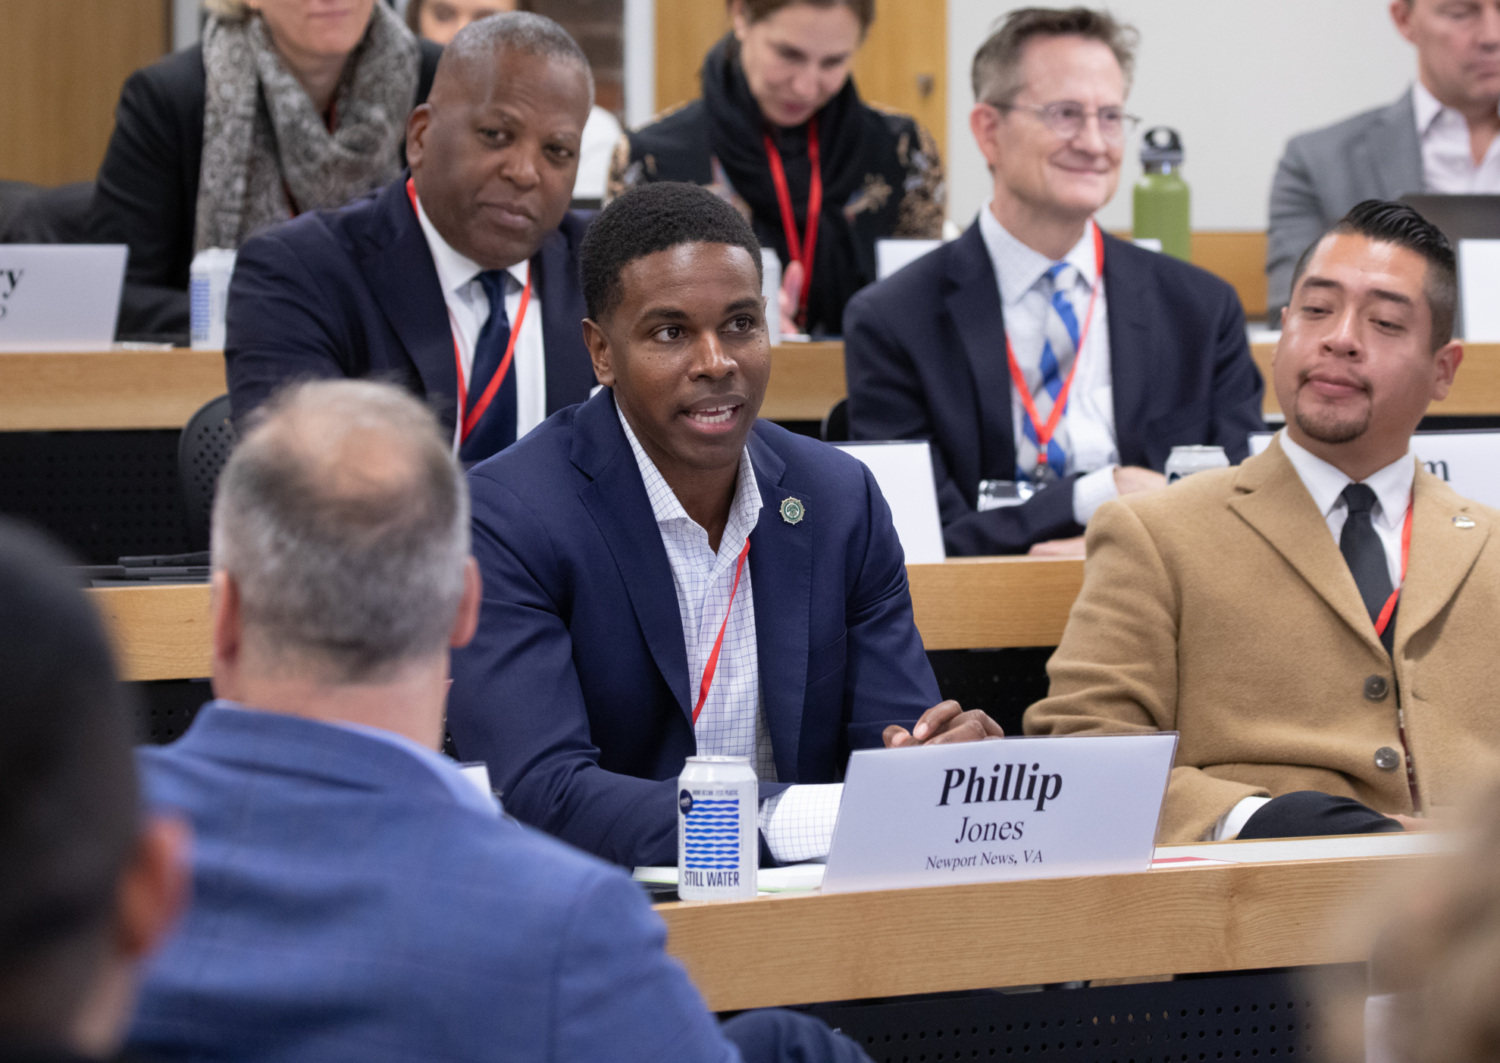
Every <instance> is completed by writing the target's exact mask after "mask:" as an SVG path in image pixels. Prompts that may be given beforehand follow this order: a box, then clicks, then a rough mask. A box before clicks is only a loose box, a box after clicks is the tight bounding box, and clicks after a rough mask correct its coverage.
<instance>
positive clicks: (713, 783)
mask: <svg viewBox="0 0 1500 1063" xmlns="http://www.w3.org/2000/svg"><path fill="white" fill-rule="evenodd" d="M759 805H760V787H759V786H758V785H757V783H756V779H755V769H754V768H752V767H751V766H750V758H749V757H688V758H687V763H686V764H685V765H683V768H682V774H681V775H680V776H678V778H677V896H679V897H681V898H682V899H683V900H685V901H734V900H743V899H745V898H747V897H754V896H755V873H756V871H757V870H758V869H759V866H760V834H759V829H758V827H757V825H756V810H757V809H758V807H759Z"/></svg>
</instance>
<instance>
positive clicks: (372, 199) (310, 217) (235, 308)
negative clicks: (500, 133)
mask: <svg viewBox="0 0 1500 1063" xmlns="http://www.w3.org/2000/svg"><path fill="white" fill-rule="evenodd" d="M588 221H589V218H588V217H587V216H585V215H581V214H577V213H572V212H570V213H569V214H567V215H566V216H565V217H564V218H563V221H562V224H561V225H559V226H558V227H557V228H556V229H555V230H553V231H552V232H551V233H549V234H548V235H547V237H546V239H545V240H544V241H543V242H542V247H541V250H539V251H538V252H537V253H536V254H535V255H534V256H533V257H532V259H531V269H532V270H533V273H532V290H533V291H534V292H535V294H536V298H537V299H539V300H540V301H541V309H542V343H543V346H544V347H545V350H546V367H547V369H546V373H547V412H548V413H549V414H550V413H554V412H556V411H557V410H560V409H562V408H563V407H565V406H571V405H573V404H574V403H578V402H582V401H584V400H585V399H587V398H588V397H589V392H590V390H591V389H592V388H593V386H594V369H593V365H592V363H591V362H590V361H589V355H588V349H587V348H586V347H585V346H584V345H583V324H582V322H583V319H584V318H585V317H586V316H588V315H587V312H586V311H585V309H584V304H583V287H582V282H581V281H580V279H579V274H578V247H579V244H580V243H581V242H582V241H583V233H584V230H585V229H586V228H587V226H588ZM224 346H225V350H224V356H225V361H226V364H227V369H228V375H229V399H230V405H231V407H232V409H233V413H234V416H235V418H236V420H238V419H241V418H243V417H244V416H245V414H247V413H249V412H250V411H251V410H253V409H254V408H255V407H256V406H258V405H260V404H261V403H262V402H264V401H265V399H266V397H267V396H268V395H270V393H271V392H272V391H274V390H275V389H276V388H277V387H279V386H280V385H282V384H285V383H287V382H289V381H292V380H301V379H311V378H318V377H365V376H375V377H380V378H381V379H385V380H391V381H393V382H395V383H399V384H401V385H403V386H405V387H406V388H408V389H409V390H411V391H412V392H413V393H415V394H417V395H420V396H423V397H425V398H426V399H427V400H428V402H430V403H431V404H432V405H433V407H434V409H435V410H436V411H437V413H438V415H439V416H440V417H441V418H442V419H443V423H444V425H445V426H446V427H447V429H448V431H450V432H451V431H452V429H453V424H454V419H455V417H456V414H457V405H458V370H457V368H456V367H455V366H454V361H453V332H452V330H451V328H450V326H449V323H448V308H447V304H446V303H445V302H444V301H443V292H442V288H441V286H440V285H439V283H438V277H437V267H435V266H434V265H433V263H432V253H431V251H429V250H428V247H427V240H426V238H425V237H424V236H423V235H422V227H421V224H420V223H419V222H418V221H417V215H416V212H415V211H413V210H412V207H411V201H410V200H409V199H408V198H407V194H406V177H405V176H404V175H403V176H402V177H400V178H399V179H397V180H396V181H393V182H392V183H391V184H389V185H387V186H386V187H385V188H383V189H380V190H379V191H377V192H372V193H371V194H369V195H368V196H364V197H362V198H360V199H357V200H355V201H354V202H353V203H351V204H349V205H348V206H347V207H341V208H340V209H338V210H329V211H310V212H308V213H307V214H303V215H302V216H300V217H297V218H293V219H292V220H291V221H289V222H285V223H284V224H282V225H278V226H275V227H273V228H271V229H268V230H266V231H265V232H263V233H259V234H257V235H255V236H253V237H251V238H250V239H249V240H247V241H246V242H245V245H244V246H243V247H242V248H240V253H239V258H238V259H237V260H236V262H235V267H234V279H233V280H232V281H231V282H230V285H229V310H228V321H227V339H226V342H225V345H224Z"/></svg>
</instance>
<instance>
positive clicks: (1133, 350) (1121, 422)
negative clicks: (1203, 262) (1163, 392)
mask: <svg viewBox="0 0 1500 1063" xmlns="http://www.w3.org/2000/svg"><path fill="white" fill-rule="evenodd" d="M1149 254H1155V252H1152V251H1139V250H1138V249H1136V248H1134V247H1131V246H1130V245H1129V244H1127V243H1125V242H1124V241H1123V240H1116V239H1115V238H1114V237H1112V236H1105V238H1104V297H1105V300H1106V302H1107V305H1108V313H1109V365H1110V383H1111V386H1112V387H1113V389H1114V408H1115V446H1116V449H1118V450H1119V452H1120V460H1121V462H1122V463H1123V464H1126V465H1150V464H1152V462H1151V461H1150V458H1149V456H1148V455H1147V453H1146V445H1147V441H1146V440H1145V439H1143V438H1142V437H1141V433H1142V432H1143V431H1144V429H1145V428H1146V426H1147V425H1148V424H1149V423H1150V421H1151V417H1150V414H1149V412H1148V407H1149V404H1150V401H1151V394H1152V389H1153V387H1154V386H1155V385H1156V382H1157V375H1156V373H1155V372H1153V368H1154V367H1153V364H1152V357H1151V355H1152V352H1153V351H1154V350H1155V349H1156V347H1155V345H1154V344H1152V343H1151V342H1150V337H1151V326H1152V319H1153V317H1154V311H1155V309H1156V305H1157V302H1156V299H1155V297H1154V293H1155V288H1154V286H1153V285H1150V284H1148V283H1147V274H1148V273H1149V272H1150V270H1149V268H1148V267H1149V265H1150V263H1149V262H1144V261H1141V260H1140V259H1139V256H1140V255H1149Z"/></svg>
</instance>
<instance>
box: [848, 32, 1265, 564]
mask: <svg viewBox="0 0 1500 1063" xmlns="http://www.w3.org/2000/svg"><path fill="white" fill-rule="evenodd" d="M1133 44H1134V31H1132V30H1130V29H1129V28H1128V27H1124V26H1121V25H1119V24H1118V23H1116V22H1115V21H1114V19H1112V18H1111V17H1110V16H1109V15H1107V14H1100V13H1095V12H1092V11H1087V10H1083V9H1077V8H1075V9H1072V10H1070V11H1053V10H1048V9H1041V8H1028V9H1022V10H1018V11H1014V12H1012V13H1011V14H1010V15H1009V16H1008V17H1007V19H1006V21H1005V23H1004V25H1003V26H1002V27H1001V28H1000V29H999V30H997V31H996V32H995V33H994V34H993V35H992V36H991V37H990V39H989V40H987V41H986V42H985V43H984V44H983V45H982V46H981V47H980V49H979V52H978V54H977V55H976V56H975V58H974V94H975V98H976V100H978V102H977V103H976V104H975V106H974V110H973V112H972V114H971V115H970V119H969V122H970V128H971V129H972V130H973V132H974V137H975V139H976V140H977V141H978V142H979V147H980V150H981V151H982V152H984V155H985V159H986V161H987V162H988V163H989V168H990V172H991V174H992V175H993V178H994V198H993V199H992V201H991V202H990V203H989V204H988V205H987V206H986V207H985V209H984V210H983V211H982V212H981V215H980V218H979V220H978V221H977V222H975V224H974V225H972V226H970V228H969V230H968V232H966V233H965V234H964V235H963V236H962V237H960V238H959V239H958V240H956V241H954V242H953V243H951V244H948V245H946V246H944V247H942V248H941V249H939V250H937V251H935V252H933V253H932V254H930V255H927V256H925V257H924V258H922V259H920V260H919V261H917V262H915V263H913V264H912V265H911V266H909V267H908V268H906V269H905V270H903V271H901V272H900V273H898V274H896V275H895V276H893V277H890V278H889V279H887V280H885V281H883V282H881V283H879V284H876V285H873V286H872V287H870V288H867V289H865V290H864V291H863V292H861V293H860V294H859V295H857V296H856V297H855V298H854V299H853V300H852V301H851V302H850V304H849V307H848V310H847V311H846V312H845V315H844V344H845V362H846V366H847V373H848V378H849V426H850V432H851V434H852V436H853V437H854V438H855V439H926V440H929V441H930V442H931V445H932V457H933V467H934V473H935V475H936V477H937V489H938V502H939V506H940V508H941V512H942V519H943V529H944V538H945V540H946V543H947V548H948V552H949V553H950V554H1003V553H1020V552H1024V551H1026V550H1028V549H1030V550H1031V551H1032V552H1033V553H1047V554H1053V555H1065V554H1070V553H1076V554H1078V555H1080V556H1081V554H1082V551H1083V542H1082V539H1081V536H1082V534H1083V527H1084V525H1085V524H1087V523H1088V519H1089V517H1090V516H1092V515H1093V511H1094V510H1095V509H1097V508H1098V507H1099V506H1100V505H1102V504H1103V503H1104V502H1106V501H1108V500H1109V499H1111V498H1114V497H1116V496H1117V495H1120V494H1126V493H1129V492H1132V491H1140V490H1151V489H1154V488H1157V487H1160V486H1163V485H1164V484H1165V480H1164V479H1163V477H1162V475H1161V472H1160V470H1161V468H1162V466H1163V465H1164V464H1165V462H1166V459H1167V456H1168V454H1169V453H1170V452H1171V449H1172V447H1173V446H1176V445H1181V444H1217V445H1219V446H1222V447H1223V448H1224V449H1225V450H1226V451H1227V452H1228V454H1229V458H1230V460H1231V461H1238V460H1240V459H1241V458H1243V457H1245V456H1246V453H1247V450H1248V439H1247V437H1248V435H1249V433H1250V432H1252V431H1256V430H1258V429H1260V428H1261V427H1262V423H1261V417H1260V402H1261V392H1262V383H1261V379H1260V374H1259V373H1258V372H1257V370H1256V368H1255V364H1254V363H1253V362H1252V361H1251V359H1250V349H1249V345H1248V343H1247V341H1246V337H1245V319H1244V313H1243V311H1242V310H1241V309H1240V305H1239V301H1238V300H1237V298H1236V297H1235V293H1234V291H1233V289H1231V288H1230V287H1229V285H1227V284H1225V283H1224V282H1223V281H1220V280H1218V279H1217V278H1215V277H1212V276H1210V275H1209V274H1207V273H1205V272H1203V271H1202V270H1199V269H1195V268H1194V267H1192V266H1189V265H1186V264H1184V263H1181V262H1178V261H1177V260H1176V259H1173V258H1169V257H1167V256H1165V255H1161V254H1157V253H1155V252H1151V251H1145V250H1141V249H1139V248H1137V247H1134V246H1133V245H1131V244H1129V243H1125V242H1123V241H1120V240H1116V239H1113V238H1112V237H1109V236H1105V235H1104V234H1103V233H1102V232H1101V231H1100V229H1099V227H1098V226H1097V225H1096V224H1094V222H1093V220H1092V219H1093V215H1094V213H1095V212H1096V211H1098V210H1099V209H1100V208H1101V207H1103V206H1104V204H1105V203H1107V202H1108V201H1109V199H1110V197H1111V196H1113V194H1114V191H1115V187H1116V185H1117V184H1118V182H1119V176H1120V162H1121V159H1122V157H1123V155H1124V151H1125V143H1126V140H1127V137H1128V133H1129V131H1130V129H1131V128H1133V127H1134V125H1135V121H1136V120H1135V119H1134V118H1133V117H1132V116H1130V115H1127V114H1126V113H1125V111H1124V104H1125V96H1126V93H1127V91H1128V89H1129V79H1130V70H1131V65H1132V59H1133V55H1132V47H1133ZM1002 308H1003V309H1002ZM1013 381H1014V382H1017V383H1015V384H1013Z"/></svg>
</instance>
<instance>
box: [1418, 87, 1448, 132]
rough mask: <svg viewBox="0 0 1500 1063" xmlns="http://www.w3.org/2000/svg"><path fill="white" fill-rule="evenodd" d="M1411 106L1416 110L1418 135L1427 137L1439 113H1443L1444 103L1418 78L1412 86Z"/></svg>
mask: <svg viewBox="0 0 1500 1063" xmlns="http://www.w3.org/2000/svg"><path fill="white" fill-rule="evenodd" d="M1411 106H1412V110H1413V111H1414V112H1416V119H1417V136H1418V137H1425V136H1426V135H1427V131H1428V130H1429V129H1431V128H1432V123H1433V122H1436V121H1437V118H1438V115H1440V114H1442V113H1443V105H1442V104H1441V103H1440V102H1438V98H1437V97H1436V96H1434V95H1433V94H1432V93H1430V92H1428V91H1427V86H1426V85H1424V84H1422V79H1421V78H1418V79H1417V82H1416V84H1415V85H1413V86H1412V87H1411Z"/></svg>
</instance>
